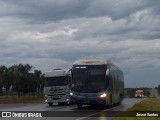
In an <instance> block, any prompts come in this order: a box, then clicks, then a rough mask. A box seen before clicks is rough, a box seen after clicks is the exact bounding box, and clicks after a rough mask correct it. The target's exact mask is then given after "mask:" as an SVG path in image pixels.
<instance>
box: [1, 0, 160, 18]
mask: <svg viewBox="0 0 160 120" xmlns="http://www.w3.org/2000/svg"><path fill="white" fill-rule="evenodd" d="M155 3H157V1H152V2H150V0H134V1H132V0H130V1H128V0H123V1H119V0H113V1H110V0H79V1H75V0H60V1H57V0H52V1H51V0H45V1H44V0H29V1H28V0H27V1H26V0H16V1H12V0H7V1H6V0H3V1H1V9H4V10H3V11H1V12H0V15H1V16H16V17H20V18H24V19H31V20H36V21H57V20H63V19H69V18H83V17H86V18H88V17H102V16H109V17H111V18H112V19H114V20H116V19H120V18H125V17H128V16H129V15H130V14H133V13H135V12H137V11H139V10H143V9H146V8H148V7H152V6H154V5H156V4H155Z"/></svg>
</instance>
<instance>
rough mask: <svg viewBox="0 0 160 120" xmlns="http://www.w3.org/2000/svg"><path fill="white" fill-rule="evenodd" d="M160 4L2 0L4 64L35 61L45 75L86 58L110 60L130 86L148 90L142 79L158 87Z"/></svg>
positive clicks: (0, 37) (145, 1)
mask: <svg viewBox="0 0 160 120" xmlns="http://www.w3.org/2000/svg"><path fill="white" fill-rule="evenodd" d="M159 4H160V2H159V1H156V0H153V1H150V0H135V1H131V0H124V1H119V0H113V1H109V0H80V1H75V0H58V1H57V0H45V1H44V0H28V1H26V0H16V1H12V0H8V1H6V0H2V1H0V26H1V29H0V49H1V51H0V64H1V65H3V64H4V65H7V66H9V65H13V64H19V63H29V64H31V65H33V66H35V67H36V68H39V69H41V70H42V71H43V72H45V71H46V70H49V69H52V68H53V69H54V68H58V67H59V68H71V65H72V63H73V62H74V61H75V60H76V59H78V58H81V57H84V56H106V57H109V58H110V59H111V60H112V61H113V63H115V64H116V65H118V66H119V67H120V68H121V69H122V70H123V71H124V73H125V84H126V87H127V86H128V87H142V86H141V85H140V84H139V82H138V81H139V80H142V81H144V86H150V87H154V86H156V85H157V84H159V83H158V81H155V82H153V84H151V83H150V79H151V78H153V79H157V78H158V73H157V71H159V70H160V69H159V68H160V63H159V60H160V55H159V51H160V28H159V26H160V22H159V20H160V15H159V10H160V8H159ZM154 77H156V78H154ZM135 79H136V80H135ZM147 83H150V84H147ZM156 83H157V84H156ZM132 85H134V86H132Z"/></svg>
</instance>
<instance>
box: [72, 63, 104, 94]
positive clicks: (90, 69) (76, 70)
mask: <svg viewBox="0 0 160 120" xmlns="http://www.w3.org/2000/svg"><path fill="white" fill-rule="evenodd" d="M105 73H106V66H105V65H84V66H83V65H75V66H73V86H72V88H71V89H73V90H75V91H77V92H99V91H102V90H104V88H105V83H106V81H105Z"/></svg>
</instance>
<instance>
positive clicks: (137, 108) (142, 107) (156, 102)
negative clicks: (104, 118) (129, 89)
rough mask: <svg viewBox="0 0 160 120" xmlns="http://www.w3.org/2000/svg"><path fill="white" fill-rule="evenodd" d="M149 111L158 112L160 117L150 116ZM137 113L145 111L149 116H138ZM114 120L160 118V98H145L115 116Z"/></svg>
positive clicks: (153, 119) (149, 119)
mask: <svg viewBox="0 0 160 120" xmlns="http://www.w3.org/2000/svg"><path fill="white" fill-rule="evenodd" d="M148 112H149V113H155V114H158V115H159V117H148ZM137 113H144V114H146V115H147V117H136V114H137ZM134 115H135V116H134ZM128 116H130V117H128ZM131 116H132V117H131ZM133 116H134V117H133ZM114 120H160V99H155V98H149V99H145V100H143V101H141V102H139V103H137V104H135V105H134V106H133V107H132V108H129V109H127V111H125V112H123V113H122V114H120V115H118V116H117V117H115V118H114Z"/></svg>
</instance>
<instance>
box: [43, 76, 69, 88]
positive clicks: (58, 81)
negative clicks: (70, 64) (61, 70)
mask: <svg viewBox="0 0 160 120" xmlns="http://www.w3.org/2000/svg"><path fill="white" fill-rule="evenodd" d="M63 85H68V79H67V77H66V76H58V77H47V78H46V79H45V86H63Z"/></svg>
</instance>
